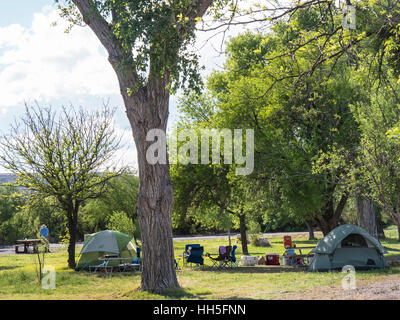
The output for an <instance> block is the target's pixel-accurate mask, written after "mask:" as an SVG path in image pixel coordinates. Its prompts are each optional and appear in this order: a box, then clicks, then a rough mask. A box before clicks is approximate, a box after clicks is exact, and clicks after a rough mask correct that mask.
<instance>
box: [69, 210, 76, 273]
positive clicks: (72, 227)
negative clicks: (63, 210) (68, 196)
mask: <svg viewBox="0 0 400 320" xmlns="http://www.w3.org/2000/svg"><path fill="white" fill-rule="evenodd" d="M73 215H74V213H73V211H72V210H71V211H70V212H68V232H69V244H68V267H69V268H70V269H75V267H76V262H75V244H76V222H75V219H74V218H73Z"/></svg>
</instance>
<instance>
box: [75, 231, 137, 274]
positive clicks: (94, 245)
mask: <svg viewBox="0 0 400 320" xmlns="http://www.w3.org/2000/svg"><path fill="white" fill-rule="evenodd" d="M131 240H132V236H129V235H127V234H125V233H122V232H118V231H114V230H104V231H100V232H97V233H93V234H89V235H88V236H87V237H86V239H85V242H84V243H83V247H82V250H81V256H80V259H79V262H78V265H77V266H76V268H75V270H76V271H79V270H88V269H89V266H96V265H98V264H100V261H99V257H101V256H103V255H106V254H117V255H118V256H120V257H122V258H132V259H133V258H134V257H136V248H135V247H134V245H133V244H132V242H131ZM119 263H120V262H119V261H118V260H114V261H112V262H110V264H109V266H116V265H118V264H119Z"/></svg>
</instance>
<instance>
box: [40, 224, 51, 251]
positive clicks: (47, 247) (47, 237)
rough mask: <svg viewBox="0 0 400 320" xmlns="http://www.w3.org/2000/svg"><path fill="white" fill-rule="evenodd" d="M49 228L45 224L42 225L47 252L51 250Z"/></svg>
mask: <svg viewBox="0 0 400 320" xmlns="http://www.w3.org/2000/svg"><path fill="white" fill-rule="evenodd" d="M49 236H50V235H49V228H47V226H46V225H45V224H43V225H42V226H41V227H40V237H41V239H42V241H43V242H44V244H45V246H46V252H50V248H49V247H50V241H49Z"/></svg>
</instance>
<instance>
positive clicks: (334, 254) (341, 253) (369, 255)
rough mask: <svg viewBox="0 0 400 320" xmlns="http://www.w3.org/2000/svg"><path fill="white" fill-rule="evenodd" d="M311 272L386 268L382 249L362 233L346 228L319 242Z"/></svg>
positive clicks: (341, 228)
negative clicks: (349, 266)
mask: <svg viewBox="0 0 400 320" xmlns="http://www.w3.org/2000/svg"><path fill="white" fill-rule="evenodd" d="M311 252H312V253H314V254H315V255H314V257H313V259H312V261H311V264H310V267H309V270H310V271H329V270H335V269H342V268H343V267H344V266H346V265H352V266H353V267H354V268H355V269H374V268H384V267H387V266H388V265H387V263H386V260H385V258H384V256H383V255H384V254H385V253H386V251H385V249H384V248H383V247H382V245H381V244H380V242H379V241H378V240H377V239H375V238H374V237H373V236H371V235H370V234H369V233H368V232H366V231H365V230H364V229H362V228H360V227H358V226H355V225H352V224H345V225H342V226H339V227H337V228H335V229H333V230H332V231H331V232H330V233H329V234H328V235H326V237H324V238H323V239H321V240H319V241H318V244H317V246H316V248H314V249H313V250H312V251H311Z"/></svg>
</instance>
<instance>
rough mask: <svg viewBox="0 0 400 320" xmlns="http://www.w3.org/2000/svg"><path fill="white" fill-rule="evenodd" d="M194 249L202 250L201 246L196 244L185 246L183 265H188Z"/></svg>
mask: <svg viewBox="0 0 400 320" xmlns="http://www.w3.org/2000/svg"><path fill="white" fill-rule="evenodd" d="M192 248H200V244H198V243H196V244H187V245H185V251H184V252H183V253H182V259H183V265H186V264H187V262H188V261H187V259H188V257H189V255H190V251H191V250H192Z"/></svg>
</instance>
